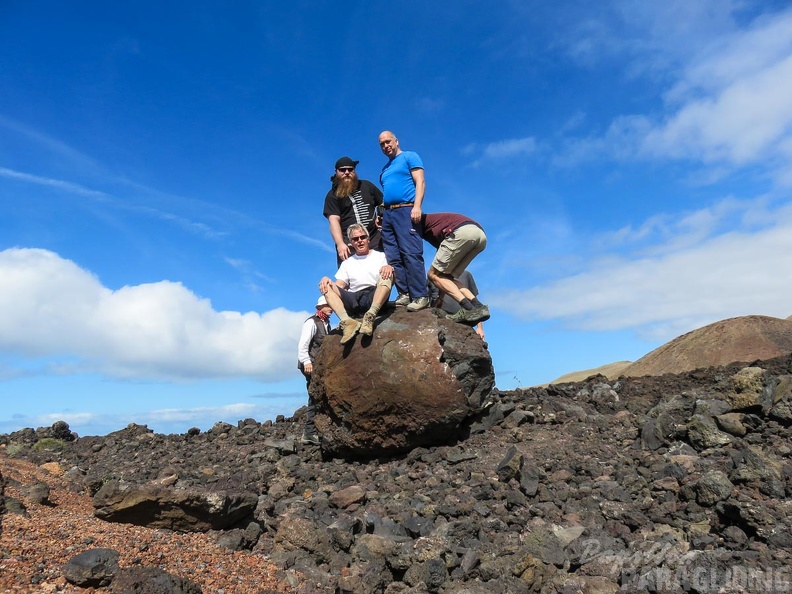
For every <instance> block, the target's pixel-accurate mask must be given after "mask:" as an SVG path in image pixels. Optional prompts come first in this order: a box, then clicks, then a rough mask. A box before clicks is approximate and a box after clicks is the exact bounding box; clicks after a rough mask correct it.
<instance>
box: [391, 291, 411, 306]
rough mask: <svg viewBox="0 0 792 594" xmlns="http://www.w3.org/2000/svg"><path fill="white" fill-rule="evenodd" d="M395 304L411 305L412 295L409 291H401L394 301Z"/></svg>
mask: <svg viewBox="0 0 792 594" xmlns="http://www.w3.org/2000/svg"><path fill="white" fill-rule="evenodd" d="M393 304H394V305H398V306H401V307H403V306H405V305H409V304H410V296H409V295H408V294H407V293H399V296H398V297H397V298H396V301H394V302H393Z"/></svg>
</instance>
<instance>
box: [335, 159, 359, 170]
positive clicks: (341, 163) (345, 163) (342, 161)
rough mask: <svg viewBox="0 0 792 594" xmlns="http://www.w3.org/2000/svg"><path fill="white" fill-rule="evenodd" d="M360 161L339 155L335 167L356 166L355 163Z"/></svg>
mask: <svg viewBox="0 0 792 594" xmlns="http://www.w3.org/2000/svg"><path fill="white" fill-rule="evenodd" d="M358 163H360V161H353V160H352V159H350V158H349V157H341V158H340V159H339V160H338V161H336V166H335V168H336V169H338V168H339V167H357V164H358Z"/></svg>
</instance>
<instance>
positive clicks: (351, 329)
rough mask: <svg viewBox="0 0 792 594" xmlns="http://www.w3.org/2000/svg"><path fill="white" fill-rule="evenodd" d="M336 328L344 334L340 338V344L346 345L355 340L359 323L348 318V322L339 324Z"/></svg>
mask: <svg viewBox="0 0 792 594" xmlns="http://www.w3.org/2000/svg"><path fill="white" fill-rule="evenodd" d="M338 327H339V328H341V330H343V332H344V334H343V335H342V336H341V344H346V343H348V342H349V341H350V340H352V339H353V338H355V334H357V333H358V330H360V322H358V321H357V320H353V319H352V318H349V319H348V320H344V321H343V322H341V323H340V324H339V325H338Z"/></svg>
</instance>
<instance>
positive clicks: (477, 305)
mask: <svg viewBox="0 0 792 594" xmlns="http://www.w3.org/2000/svg"><path fill="white" fill-rule="evenodd" d="M471 303H473V305H474V306H475V307H481V306H482V305H484V304H483V303H482V302H481V301H479V300H478V297H473V299H472V300H471Z"/></svg>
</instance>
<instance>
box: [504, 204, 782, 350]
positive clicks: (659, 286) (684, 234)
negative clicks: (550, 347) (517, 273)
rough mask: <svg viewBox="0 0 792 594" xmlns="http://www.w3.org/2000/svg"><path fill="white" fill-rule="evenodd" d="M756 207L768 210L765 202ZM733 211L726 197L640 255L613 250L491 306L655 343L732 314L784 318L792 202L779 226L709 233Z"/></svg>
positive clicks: (507, 295)
mask: <svg viewBox="0 0 792 594" xmlns="http://www.w3.org/2000/svg"><path fill="white" fill-rule="evenodd" d="M757 204H758V205H759V208H760V209H763V206H762V201H761V200H760V201H759V202H758V203H757ZM747 207H748V205H745V211H746V212H747V211H748V210H749V209H748V208H747ZM737 210H739V209H737ZM734 211H735V206H734V204H733V203H732V202H731V201H725V204H724V205H723V206H720V205H718V206H716V207H715V208H713V209H712V211H711V212H709V213H704V212H699V213H694V214H693V215H687V216H685V217H684V218H682V219H681V220H680V221H678V222H671V221H668V225H667V228H666V230H665V234H666V236H665V237H664V238H662V241H661V242H660V243H655V244H654V245H653V246H652V247H651V248H650V249H647V248H646V246H641V248H640V250H641V254H643V255H632V256H629V255H628V256H613V255H610V256H609V257H608V258H601V259H600V260H598V261H597V262H595V263H594V264H592V265H591V267H590V268H589V269H588V270H587V271H585V272H583V273H580V274H576V275H574V276H569V277H566V278H562V279H560V280H556V281H552V282H549V283H546V284H545V285H543V286H537V287H535V288H532V289H529V290H525V291H511V292H506V293H502V294H500V295H498V296H497V297H495V298H492V299H490V304H491V305H496V306H498V307H501V308H504V309H509V310H510V311H511V312H512V313H513V314H514V315H515V316H519V317H523V318H528V319H534V320H557V321H560V322H561V323H563V324H565V325H566V326H569V327H573V328H576V329H582V330H589V331H610V330H620V329H634V330H636V332H638V333H639V334H643V335H647V334H651V335H652V338H653V339H655V340H670V339H671V338H674V337H675V336H678V335H679V334H680V333H683V332H687V331H689V330H692V329H694V328H696V327H700V326H702V325H705V324H708V323H711V322H714V321H717V320H720V319H725V318H729V317H734V316H740V315H750V314H759V315H770V316H776V317H787V316H788V315H790V314H791V313H792V298H790V295H792V277H790V276H789V275H788V274H786V273H785V271H786V270H787V269H788V268H789V254H790V253H792V207H790V206H785V207H783V208H781V209H779V210H777V211H775V212H774V213H773V215H774V216H775V218H776V221H777V223H775V224H772V225H770V226H766V227H763V228H761V229H753V230H752V229H750V228H749V225H743V227H742V230H740V231H731V232H720V233H719V234H717V235H711V231H712V230H713V229H717V228H719V224H718V219H719V218H721V217H726V216H728V215H733V214H734ZM751 222H755V221H751ZM652 224H654V223H652ZM652 224H649V225H648V226H651V225H652ZM619 233H622V234H623V232H621V231H620V232H619ZM639 235H640V238H641V239H643V238H644V235H641V234H639ZM620 239H621V240H623V239H624V238H623V237H620Z"/></svg>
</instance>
